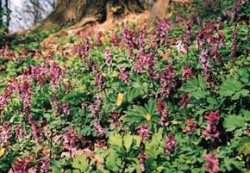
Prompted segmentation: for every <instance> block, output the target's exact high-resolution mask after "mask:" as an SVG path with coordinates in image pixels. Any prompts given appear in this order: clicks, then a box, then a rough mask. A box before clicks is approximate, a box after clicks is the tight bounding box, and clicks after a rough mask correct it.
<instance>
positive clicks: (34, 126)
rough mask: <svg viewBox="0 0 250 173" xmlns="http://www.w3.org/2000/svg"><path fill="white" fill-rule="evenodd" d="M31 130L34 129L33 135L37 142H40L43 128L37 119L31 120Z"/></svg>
mask: <svg viewBox="0 0 250 173" xmlns="http://www.w3.org/2000/svg"><path fill="white" fill-rule="evenodd" d="M31 131H32V136H33V138H34V140H35V141H36V142H39V139H40V138H39V134H40V131H41V128H40V126H39V124H38V123H37V122H36V121H31Z"/></svg>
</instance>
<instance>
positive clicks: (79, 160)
mask: <svg viewBox="0 0 250 173" xmlns="http://www.w3.org/2000/svg"><path fill="white" fill-rule="evenodd" d="M72 167H73V168H75V169H79V170H80V171H81V172H87V171H88V169H89V161H88V158H87V156H85V155H84V154H80V155H76V156H74V157H73V161H72Z"/></svg>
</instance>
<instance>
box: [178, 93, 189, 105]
mask: <svg viewBox="0 0 250 173" xmlns="http://www.w3.org/2000/svg"><path fill="white" fill-rule="evenodd" d="M189 101H190V98H189V95H188V93H185V94H184V95H183V96H182V98H181V100H180V101H179V105H180V106H181V107H182V108H184V107H185V106H186V105H187V104H188V102H189Z"/></svg>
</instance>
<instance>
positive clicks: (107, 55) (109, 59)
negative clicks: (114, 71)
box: [104, 49, 112, 67]
mask: <svg viewBox="0 0 250 173" xmlns="http://www.w3.org/2000/svg"><path fill="white" fill-rule="evenodd" d="M104 57H105V60H106V65H107V66H108V67H111V66H112V55H111V52H110V50H109V49H105V52H104Z"/></svg>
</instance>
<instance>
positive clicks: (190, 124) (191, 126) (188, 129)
mask: <svg viewBox="0 0 250 173" xmlns="http://www.w3.org/2000/svg"><path fill="white" fill-rule="evenodd" d="M185 125H186V127H185V129H184V132H186V133H187V134H192V133H193V132H194V131H195V130H196V129H197V126H198V125H197V124H196V123H194V122H193V121H191V120H189V119H187V118H185Z"/></svg>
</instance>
